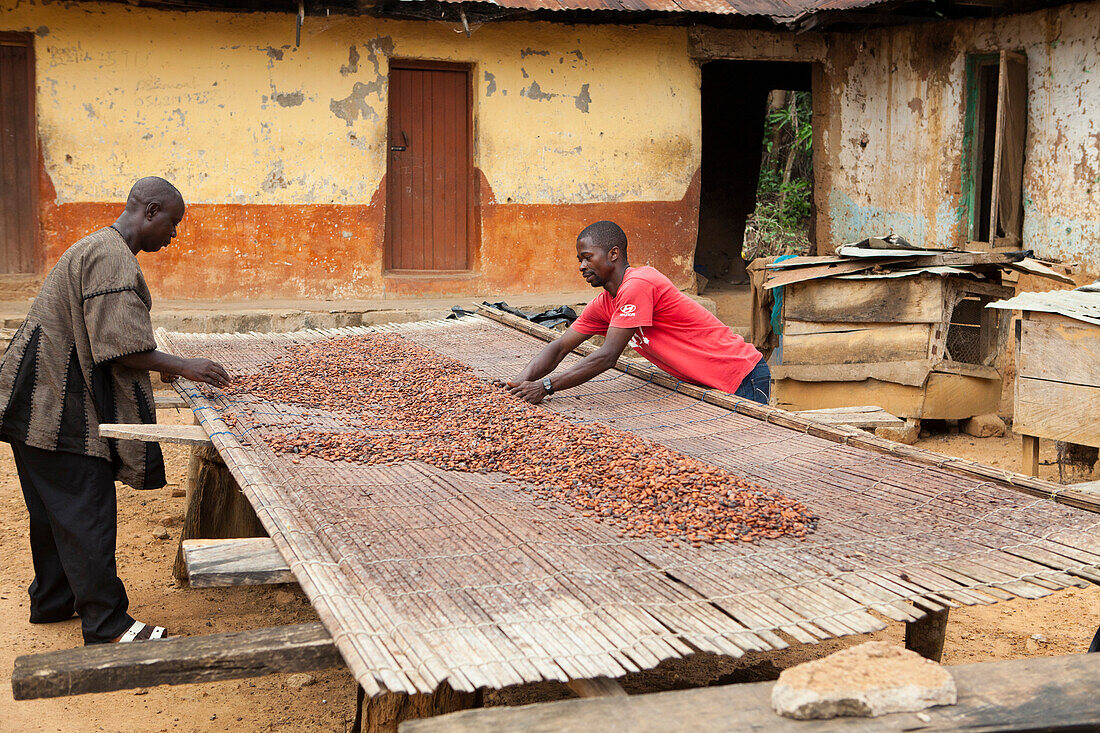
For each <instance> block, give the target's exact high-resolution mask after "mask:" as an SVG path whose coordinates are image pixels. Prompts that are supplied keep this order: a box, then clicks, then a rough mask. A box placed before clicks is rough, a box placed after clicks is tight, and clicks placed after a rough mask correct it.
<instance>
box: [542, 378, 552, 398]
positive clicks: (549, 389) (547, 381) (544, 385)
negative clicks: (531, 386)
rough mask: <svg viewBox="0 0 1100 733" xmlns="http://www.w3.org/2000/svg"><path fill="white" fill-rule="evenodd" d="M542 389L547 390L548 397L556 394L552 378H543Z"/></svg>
mask: <svg viewBox="0 0 1100 733" xmlns="http://www.w3.org/2000/svg"><path fill="white" fill-rule="evenodd" d="M542 388H543V389H545V390H546V394H547V395H552V394H554V385H552V384H550V377H543V378H542Z"/></svg>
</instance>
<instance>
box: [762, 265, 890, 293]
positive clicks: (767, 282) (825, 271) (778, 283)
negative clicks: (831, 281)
mask: <svg viewBox="0 0 1100 733" xmlns="http://www.w3.org/2000/svg"><path fill="white" fill-rule="evenodd" d="M876 264H878V263H877V261H875V260H864V261H861V260H842V261H839V262H831V263H828V264H822V265H811V266H809V267H792V268H789V269H786V270H768V271H767V272H766V273H765V275H764V289H765V290H771V289H772V288H778V287H782V286H784V285H791V284H794V283H799V282H806V281H809V280H819V279H821V278H826V277H833V276H834V275H846V274H848V273H852V272H863V271H864V270H870V269H871V268H872V267H874V266H875V265H876Z"/></svg>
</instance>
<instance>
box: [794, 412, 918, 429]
mask: <svg viewBox="0 0 1100 733" xmlns="http://www.w3.org/2000/svg"><path fill="white" fill-rule="evenodd" d="M795 414H797V415H800V416H802V417H805V418H807V419H809V420H813V421H814V422H820V423H825V424H826V425H851V426H852V427H854V428H864V429H866V428H879V427H901V426H902V425H904V424H905V421H904V420H902V419H900V418H897V417H894V416H893V415H891V414H890V413H888V412H887V411H886V410H884V409H882V408H881V407H852V408H847V407H832V408H826V409H824V410H803V411H801V412H798V413H795Z"/></svg>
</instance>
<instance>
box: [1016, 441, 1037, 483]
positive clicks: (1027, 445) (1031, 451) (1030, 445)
mask: <svg viewBox="0 0 1100 733" xmlns="http://www.w3.org/2000/svg"><path fill="white" fill-rule="evenodd" d="M1023 440H1024V452H1023V460H1022V462H1021V464H1020V473H1022V474H1025V475H1027V476H1038V475H1039V438H1038V437H1036V436H1034V435H1025V436H1023Z"/></svg>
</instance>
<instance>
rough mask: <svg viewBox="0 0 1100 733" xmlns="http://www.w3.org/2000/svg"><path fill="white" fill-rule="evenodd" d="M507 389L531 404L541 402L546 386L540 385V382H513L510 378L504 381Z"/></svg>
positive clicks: (544, 395)
mask: <svg viewBox="0 0 1100 733" xmlns="http://www.w3.org/2000/svg"><path fill="white" fill-rule="evenodd" d="M504 386H505V387H507V389H508V391H509V392H511V393H512V394H513V395H515V396H516V397H519V398H520V399H521V400H525V401H526V402H530V403H531V404H532V405H537V404H538V403H540V402H542V400H543V398H544V397H546V387H543V386H542V382H541V381H539V382H513V381H511V380H509V381H507V382H505V383H504Z"/></svg>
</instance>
